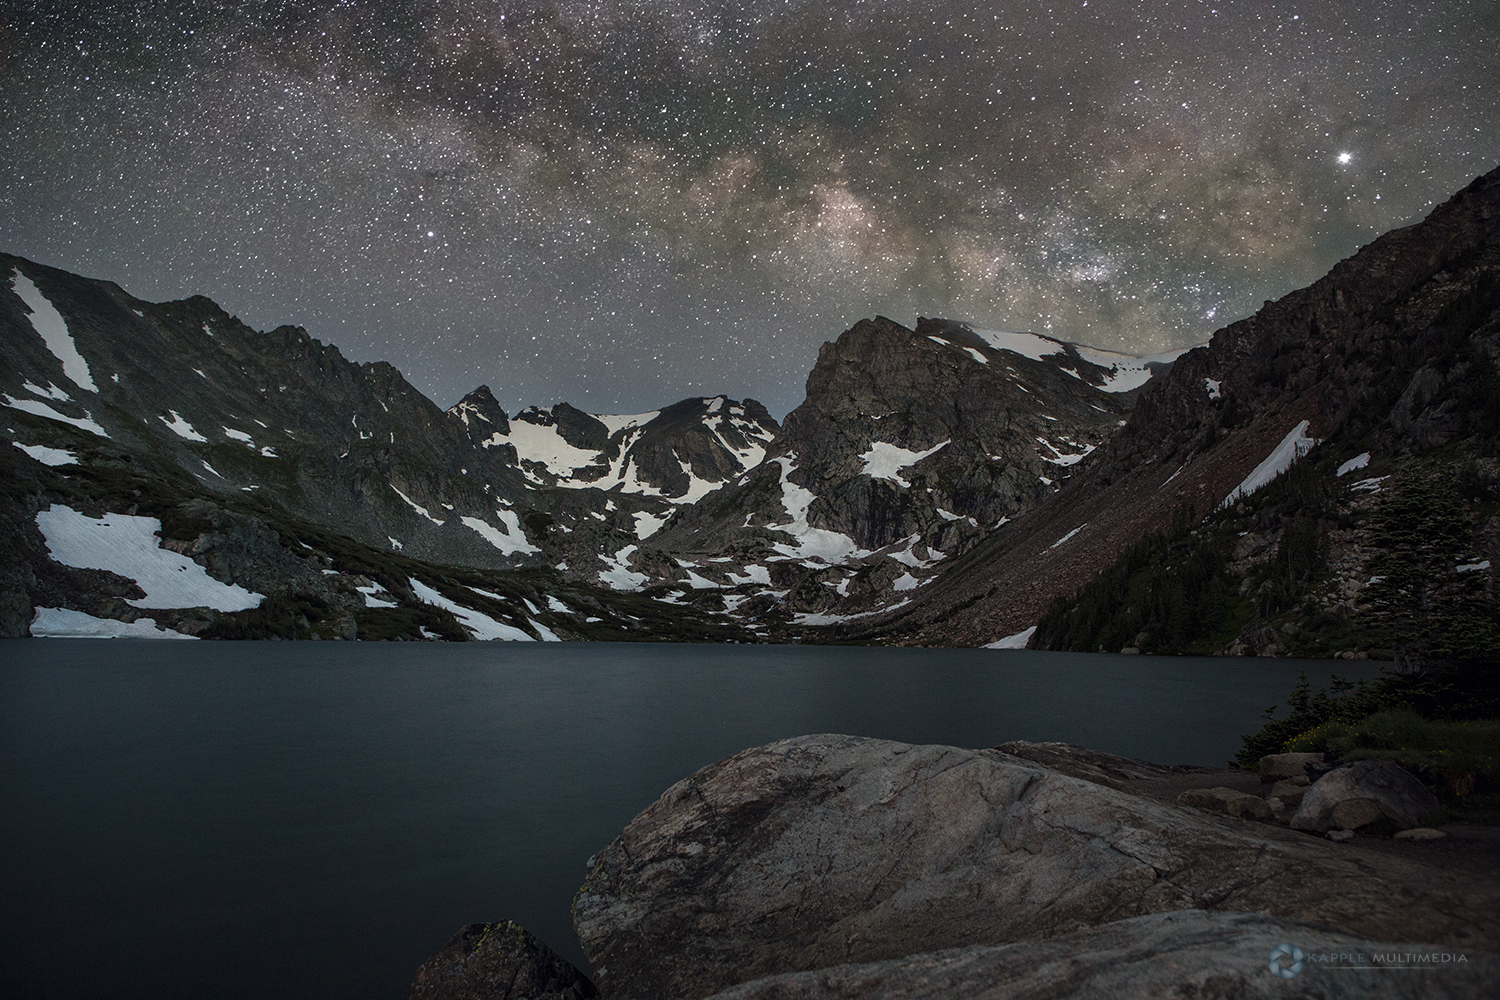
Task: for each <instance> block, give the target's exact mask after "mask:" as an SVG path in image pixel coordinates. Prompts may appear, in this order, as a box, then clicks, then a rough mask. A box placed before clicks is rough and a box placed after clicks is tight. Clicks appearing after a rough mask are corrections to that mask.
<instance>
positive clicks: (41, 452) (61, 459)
mask: <svg viewBox="0 0 1500 1000" xmlns="http://www.w3.org/2000/svg"><path fill="white" fill-rule="evenodd" d="M11 444H13V445H15V446H16V447H17V448H20V449H21V450H22V451H24V452H25V453H26V454H28V455H30V456H31V457H32V458H34V459H36V460H37V461H38V462H41V463H42V464H43V465H51V466H54V467H56V466H59V465H77V464H78V456H77V455H75V454H73V453H72V452H71V451H66V450H64V449H62V448H48V447H47V446H46V445H44V444H22V443H21V442H19V441H12V442H11Z"/></svg>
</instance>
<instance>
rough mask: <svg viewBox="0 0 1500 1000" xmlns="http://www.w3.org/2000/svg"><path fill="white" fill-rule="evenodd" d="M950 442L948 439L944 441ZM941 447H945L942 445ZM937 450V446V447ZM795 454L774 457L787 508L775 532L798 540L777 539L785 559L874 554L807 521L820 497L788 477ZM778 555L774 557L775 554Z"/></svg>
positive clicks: (772, 526)
mask: <svg viewBox="0 0 1500 1000" xmlns="http://www.w3.org/2000/svg"><path fill="white" fill-rule="evenodd" d="M947 443H948V442H946V441H944V442H943V444H947ZM939 447H942V446H941V445H939ZM933 450H934V451H935V450H936V449H933ZM795 458H796V456H795V455H789V456H787V457H785V458H777V459H773V461H774V462H775V463H776V464H777V465H779V466H781V505H782V506H783V507H784V508H786V513H787V517H789V518H791V520H790V521H788V522H787V523H786V524H770V525H767V527H768V528H769V529H770V530H772V531H784V532H786V533H787V534H789V535H791V536H792V537H793V538H795V539H797V545H796V546H795V547H793V546H790V545H787V544H786V543H784V542H777V543H775V544H774V545H772V546H771V547H772V548H774V549H775V550H776V551H777V552H779V553H780V554H781V556H782V558H785V559H821V560H823V561H824V562H826V563H830V564H833V563H842V562H847V561H848V560H850V559H863V558H865V557H866V556H868V555H870V550H869V549H862V548H860V547H859V546H858V545H855V544H854V539H852V538H850V537H849V536H848V535H845V534H843V533H841V532H838V531H829V530H827V529H825V528H814V527H812V526H810V525H809V524H808V523H807V508H808V507H809V506H811V505H812V502H813V501H814V500H816V499H817V497H816V496H815V495H814V494H813V491H812V490H809V489H807V488H805V487H802V486H798V485H797V484H796V483H794V482H792V481H791V480H790V479H788V478H787V476H788V475H789V474H790V473H791V471H792V470H793V469H795V468H796V466H795V465H793V464H792V462H793V460H794V459H795ZM773 558H774V557H773Z"/></svg>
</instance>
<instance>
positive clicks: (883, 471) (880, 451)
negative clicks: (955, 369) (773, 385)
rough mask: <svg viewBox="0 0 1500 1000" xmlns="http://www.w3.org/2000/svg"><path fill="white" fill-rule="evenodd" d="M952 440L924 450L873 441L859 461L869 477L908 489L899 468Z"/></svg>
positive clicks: (944, 445) (940, 448) (933, 453)
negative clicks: (912, 449) (913, 449)
mask: <svg viewBox="0 0 1500 1000" xmlns="http://www.w3.org/2000/svg"><path fill="white" fill-rule="evenodd" d="M952 441H953V439H952V438H948V439H947V440H946V441H940V442H938V443H937V444H935V445H933V446H932V447H931V448H928V449H927V450H926V451H911V450H909V449H906V448H899V447H897V446H896V445H893V444H887V443H886V442H884V441H874V442H871V444H870V450H869V451H867V452H865V453H864V454H863V455H860V456H859V459H860V461H861V462H863V463H864V464H865V467H864V469H863V470H862V471H863V472H864V474H865V475H867V476H869V477H870V478H871V479H884V480H885V481H886V482H888V483H895V484H896V485H897V486H900V487H901V488H902V489H910V488H911V483H908V482H907V481H906V480H905V479H903V478H901V475H900V473H901V470H902V469H905V468H907V467H908V466H912V465H916V464H917V463H918V462H920V461H922V459H924V458H927V457H928V456H930V455H935V454H937V453H938V452H939V451H941V450H942V449H943V448H946V447H947V446H948V445H949V444H951V443H952ZM778 461H779V459H778ZM784 481H785V480H784V479H783V482H784Z"/></svg>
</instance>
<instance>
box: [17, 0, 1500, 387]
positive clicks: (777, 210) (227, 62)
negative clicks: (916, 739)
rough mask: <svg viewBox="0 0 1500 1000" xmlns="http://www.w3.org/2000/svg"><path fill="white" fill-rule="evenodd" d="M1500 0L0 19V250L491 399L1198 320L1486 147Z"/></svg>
mask: <svg viewBox="0 0 1500 1000" xmlns="http://www.w3.org/2000/svg"><path fill="white" fill-rule="evenodd" d="M1497 52H1500V4H1497V3H1495V2H1494V0H1474V2H1449V3H1437V2H1434V3H1417V4H1413V3H1380V4H1376V3H1354V2H1346V0H1302V2H1275V0H1254V2H1232V0H1211V2H1210V0H1205V2H1190V0H1182V2H1174V3H1150V2H1146V0H1129V2H1121V0H1087V2H1085V0H1071V2H1051V3H1049V2H1048V0H1029V2H1025V3H1021V2H1014V0H1004V2H998V3H982V2H981V3H975V2H973V0H967V2H946V0H884V2H882V0H868V2H858V0H841V2H832V3H830V2H826V0H819V2H811V0H809V2H804V0H787V2H776V0H760V2H752V3H740V2H734V0H661V2H645V0H613V2H584V0H578V2H566V0H562V2H553V3H544V2H530V0H510V2H484V0H382V2H364V0H359V2H342V3H326V4H303V3H285V2H269V0H267V2H255V0H249V2H241V3H232V2H206V0H205V2H201V3H168V2H138V3H66V2H58V0H47V2H35V0H0V249H3V250H5V251H9V252H12V253H18V254H21V255H22V256H26V257H30V258H32V259H34V260H38V261H41V262H43V263H47V264H51V265H54V266H57V267H62V268H66V269H68V270H72V271H77V272H80V273H83V274H88V275H92V276H97V277H104V278H109V279H112V280H114V281H117V282H119V283H120V284H121V285H123V286H124V287H125V288H126V290H127V291H129V292H131V293H132V294H134V295H137V296H139V297H141V298H146V299H152V300H162V299H169V298H178V297H182V296H185V295H189V294H195V293H201V294H205V295H208V296H210V297H212V298H213V299H215V300H216V301H218V302H219V303H220V304H221V305H223V306H224V307H225V308H226V309H228V310H229V311H231V312H234V313H237V314H238V315H239V316H240V317H241V318H242V319H244V320H245V321H246V322H248V323H250V324H251V325H252V326H256V327H260V328H270V327H273V326H276V325H279V324H281V323H297V324H300V325H303V326H305V327H307V329H308V330H309V331H310V332H311V333H312V334H313V335H314V336H316V337H319V338H321V339H323V340H325V341H331V342H333V343H336V344H338V345H339V346H340V347H341V348H342V349H343V350H344V353H345V354H346V355H348V356H349V357H351V358H354V359H356V360H361V361H365V360H377V359H385V360H389V361H391V362H392V363H394V364H395V365H397V366H398V367H399V368H400V369H402V371H403V372H405V373H406V374H407V376H408V378H410V379H411V381H412V382H413V383H415V384H416V385H417V387H418V388H420V389H421V390H422V391H424V392H426V393H427V394H428V395H430V396H432V397H433V399H434V400H435V401H436V402H438V403H439V404H440V405H444V406H447V405H450V404H452V403H453V402H455V401H456V400H457V399H458V398H459V396H461V395H462V394H463V393H464V392H466V391H468V390H469V389H471V388H473V387H474V386H476V385H478V384H479V383H481V382H487V383H489V384H490V385H491V386H492V387H493V388H494V390H495V393H496V395H497V396H498V397H499V399H500V400H501V402H502V403H503V404H504V405H505V406H506V407H507V409H509V410H510V411H511V412H514V410H515V409H516V408H517V407H518V406H519V405H521V404H528V403H540V404H547V403H552V402H556V401H559V400H568V401H570V402H572V403H574V404H575V405H578V406H580V407H582V408H584V409H587V410H592V411H594V412H634V411H639V410H645V409H651V408H655V407H658V406H661V405H663V404H665V403H668V402H672V401H675V400H677V399H680V398H682V397H684V396H689V395H695V394H704V395H707V394H716V393H720V392H726V393H729V394H730V395H733V396H736V397H742V396H752V397H755V398H758V399H760V400H762V401H763V402H765V403H766V404H767V405H768V406H769V407H770V408H771V410H772V412H773V413H776V414H777V415H778V416H779V415H781V414H783V413H785V411H786V410H788V409H790V408H791V407H792V406H794V405H796V404H797V403H798V402H799V401H800V400H801V398H802V386H803V381H804V379H805V377H806V374H807V371H808V370H809V369H810V367H811V366H812V363H813V361H814V359H815V357H816V353H817V348H818V345H819V344H820V343H822V342H823V341H824V340H831V339H833V338H834V337H836V336H837V335H838V334H839V333H840V332H841V331H842V330H844V329H845V328H847V327H848V326H850V325H852V324H853V323H854V322H856V321H857V320H859V319H860V318H861V317H865V316H873V315H876V314H884V315H887V316H890V317H891V318H893V319H896V320H898V321H901V322H904V323H907V324H910V323H912V322H913V321H914V319H915V317H916V316H917V315H927V316H945V317H950V318H957V319H965V320H969V321H971V322H973V323H975V324H976V325H979V326H983V327H989V328H999V329H1025V330H1035V331H1038V332H1045V333H1050V334H1052V335H1054V336H1058V337H1061V338H1064V339H1070V340H1076V341H1081V342H1085V343H1090V344H1094V345H1097V346H1101V347H1110V348H1117V349H1124V350H1128V351H1131V352H1132V353H1137V354H1149V353H1156V352H1158V351H1161V350H1165V349H1168V348H1173V347H1181V346H1187V345H1190V344H1194V343H1201V342H1203V341H1205V340H1207V339H1208V336H1209V335H1210V334H1211V333H1212V332H1213V330H1215V329H1216V328H1218V327H1220V326H1223V325H1225V324H1226V323H1228V322H1231V321H1233V320H1235V319H1238V318H1240V317H1243V316H1246V315H1248V314H1250V313H1252V312H1254V310H1255V309H1256V308H1258V307H1259V305H1260V303H1261V301H1262V300H1263V299H1266V298H1272V297H1277V296H1280V295H1282V294H1284V293H1286V292H1287V291H1290V290H1291V289H1293V288H1296V287H1299V286H1301V285H1305V284H1307V283H1308V282H1310V281H1312V280H1315V279H1316V278H1317V277H1319V276H1320V275H1322V274H1323V273H1324V272H1326V271H1327V270H1328V268H1329V267H1330V266H1331V265H1332V264H1333V263H1334V262H1335V261H1337V260H1339V259H1340V258H1342V257H1345V256H1348V255H1349V254H1350V253H1352V252H1353V251H1354V250H1355V249H1356V248H1357V247H1359V246H1361V245H1363V244H1365V243H1368V242H1369V241H1370V240H1371V239H1373V238H1374V237H1375V236H1377V235H1379V234H1380V233H1381V232H1384V231H1385V230H1387V229H1390V228H1393V227H1396V226H1399V225H1405V224H1408V223H1411V222H1415V221H1417V220H1418V219H1420V218H1421V217H1422V216H1423V215H1425V214H1426V213H1427V211H1428V210H1429V209H1430V208H1431V207H1432V205H1433V204H1434V203H1436V202H1438V201H1441V200H1443V199H1445V198H1447V197H1448V196H1449V195H1450V194H1451V193H1452V192H1453V191H1455V190H1456V189H1458V188H1459V187H1461V186H1462V185H1463V184H1465V183H1467V182H1468V181H1469V180H1470V179H1471V178H1473V177H1474V176H1476V175H1478V174H1480V173H1483V172H1485V171H1486V170H1489V169H1491V168H1493V167H1494V166H1495V165H1496V163H1497V162H1500V102H1497V97H1500V70H1497V65H1500V61H1497V60H1500V57H1497V55H1496V53H1497Z"/></svg>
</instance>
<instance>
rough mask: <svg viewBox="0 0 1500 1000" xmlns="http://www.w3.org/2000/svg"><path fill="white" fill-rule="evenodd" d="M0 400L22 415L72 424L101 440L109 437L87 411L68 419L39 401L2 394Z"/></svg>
mask: <svg viewBox="0 0 1500 1000" xmlns="http://www.w3.org/2000/svg"><path fill="white" fill-rule="evenodd" d="M0 399H3V400H5V405H6V406H8V407H10V408H11V409H13V410H20V411H21V412H23V413H31V414H34V415H36V416H38V417H46V418H47V419H48V420H56V421H57V422H59V423H63V424H72V425H73V426H74V427H77V428H78V429H79V430H85V431H88V432H89V433H90V434H97V435H99V436H100V437H102V438H107V437H109V433H108V432H107V431H105V429H104V428H103V427H100V426H99V425H98V424H96V423H94V419H93V414H92V413H90V412H89V411H88V410H85V411H83V416H82V417H70V416H67V415H66V414H62V413H58V412H57V411H56V410H54V409H53V408H52V407H50V406H48V405H47V404H46V403H43V402H41V401H40V400H36V399H12V398H11V397H9V396H7V395H5V394H4V393H0Z"/></svg>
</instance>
